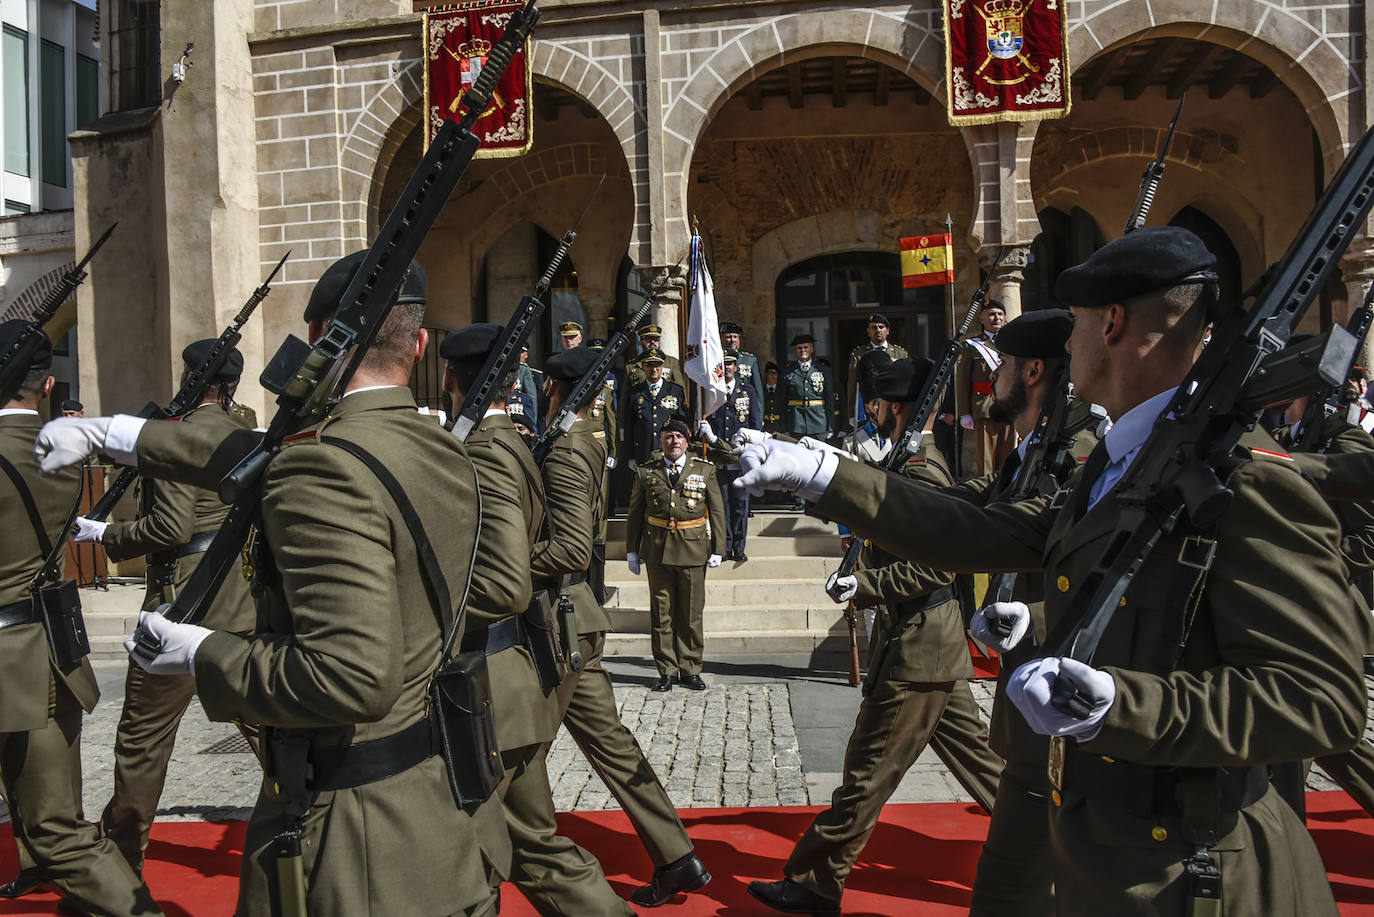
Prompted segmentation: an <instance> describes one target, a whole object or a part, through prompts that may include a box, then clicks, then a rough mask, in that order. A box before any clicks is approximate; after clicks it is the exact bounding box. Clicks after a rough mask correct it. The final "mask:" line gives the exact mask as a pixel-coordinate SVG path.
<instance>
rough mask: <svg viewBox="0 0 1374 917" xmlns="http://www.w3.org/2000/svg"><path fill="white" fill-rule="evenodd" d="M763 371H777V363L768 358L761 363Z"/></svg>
mask: <svg viewBox="0 0 1374 917" xmlns="http://www.w3.org/2000/svg"><path fill="white" fill-rule="evenodd" d="M763 371H764V372H766V373H775V372H777V371H778V364H776V363H774V362H773V361H772V360H769V361H768V362H767V363H765V364H763Z"/></svg>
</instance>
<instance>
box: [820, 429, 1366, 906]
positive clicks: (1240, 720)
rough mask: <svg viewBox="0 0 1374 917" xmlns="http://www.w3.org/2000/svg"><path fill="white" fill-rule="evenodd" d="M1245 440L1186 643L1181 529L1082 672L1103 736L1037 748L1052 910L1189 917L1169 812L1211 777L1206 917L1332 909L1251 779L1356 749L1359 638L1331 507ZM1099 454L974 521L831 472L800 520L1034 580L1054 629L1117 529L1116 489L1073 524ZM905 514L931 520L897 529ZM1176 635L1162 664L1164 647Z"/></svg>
mask: <svg viewBox="0 0 1374 917" xmlns="http://www.w3.org/2000/svg"><path fill="white" fill-rule="evenodd" d="M1242 442H1243V444H1244V445H1245V446H1246V447H1248V448H1246V449H1245V450H1244V452H1243V453H1242V455H1243V456H1246V455H1248V456H1249V457H1250V461H1248V462H1246V463H1245V464H1244V465H1242V466H1241V467H1239V468H1238V469H1237V470H1235V471H1234V472H1233V473H1232V474H1230V475H1229V478H1228V482H1227V483H1228V486H1229V487H1230V488H1231V490H1232V491H1233V492H1234V494H1235V497H1234V500H1233V501H1232V503H1231V505H1230V507H1229V508H1228V509H1227V511H1226V512H1225V513H1224V514H1223V516H1222V517H1221V519H1220V521H1219V524H1218V526H1217V528H1216V530H1215V533H1214V534H1213V535H1212V536H1211V537H1212V538H1213V539H1214V541H1215V546H1216V551H1215V555H1214V557H1213V558H1212V562H1211V564H1210V568H1209V569H1208V571H1207V576H1206V579H1205V582H1204V583H1203V584H1202V587H1201V590H1200V593H1199V594H1198V596H1197V603H1196V608H1195V613H1194V615H1193V616H1192V617H1191V619H1190V623H1191V628H1189V627H1188V623H1189V621H1188V620H1185V615H1186V612H1187V611H1188V610H1187V609H1186V608H1182V607H1173V606H1170V607H1164V606H1165V604H1166V600H1165V595H1166V594H1167V593H1168V592H1169V589H1168V588H1167V586H1166V584H1171V583H1173V582H1174V579H1175V577H1176V576H1179V575H1187V576H1190V577H1191V576H1197V575H1198V574H1200V573H1201V571H1200V570H1198V569H1195V568H1187V567H1182V568H1181V567H1180V565H1179V564H1178V558H1179V557H1180V552H1181V551H1182V549H1183V548H1184V543H1183V542H1184V539H1185V538H1188V537H1191V536H1192V535H1193V534H1194V533H1190V532H1188V531H1186V527H1184V526H1181V527H1180V530H1178V531H1175V532H1174V533H1171V534H1169V535H1165V536H1163V538H1162V539H1161V541H1160V543H1159V545H1158V546H1157V547H1156V549H1155V551H1154V552H1153V554H1152V555H1151V556H1150V558H1149V559H1148V560H1147V561H1146V562H1145V564H1144V566H1143V568H1142V570H1141V572H1140V574H1139V575H1138V576H1137V577H1136V578H1135V580H1134V581H1133V585H1132V587H1131V588H1130V589H1129V590H1128V591H1127V593H1126V595H1125V601H1124V603H1123V604H1122V606H1121V607H1120V608H1119V609H1118V610H1117V611H1116V614H1115V616H1114V617H1113V619H1112V621H1111V624H1110V625H1109V626H1108V628H1107V630H1106V632H1105V634H1104V636H1103V639H1102V641H1101V644H1100V646H1099V649H1098V651H1097V654H1096V657H1095V659H1094V662H1093V664H1094V665H1095V666H1096V667H1097V668H1098V669H1100V670H1102V671H1105V672H1107V673H1108V674H1110V675H1111V676H1112V678H1113V680H1114V681H1115V684H1116V698H1115V702H1114V703H1113V704H1112V706H1111V708H1110V709H1109V710H1108V711H1107V713H1106V716H1105V718H1104V719H1103V721H1102V725H1101V730H1100V731H1099V732H1098V734H1097V735H1096V736H1095V737H1094V738H1093V739H1092V740H1091V741H1084V742H1073V741H1068V742H1064V741H1056V742H1055V743H1053V744H1054V745H1055V746H1057V747H1058V748H1059V749H1060V750H1061V751H1062V764H1057V765H1056V768H1055V771H1054V773H1052V775H1051V777H1052V783H1053V784H1054V786H1053V788H1052V794H1051V795H1052V802H1053V806H1052V808H1051V822H1050V839H1051V844H1052V849H1053V855H1054V863H1055V895H1056V905H1057V907H1058V908H1059V912H1060V913H1069V914H1084V913H1093V914H1097V913H1101V914H1126V915H1145V914H1151V915H1154V914H1186V913H1188V912H1189V907H1190V892H1189V888H1190V883H1189V881H1188V879H1187V877H1186V875H1185V870H1184V862H1185V860H1187V859H1188V858H1189V856H1190V855H1192V853H1193V852H1194V846H1193V844H1191V843H1189V841H1188V832H1187V831H1185V829H1184V819H1183V817H1182V815H1181V814H1180V811H1179V803H1178V802H1177V799H1178V798H1179V793H1180V792H1181V793H1182V794H1183V795H1184V796H1189V795H1192V794H1193V792H1194V791H1196V790H1197V789H1198V788H1199V787H1200V786H1203V785H1210V786H1212V787H1215V786H1216V783H1215V781H1224V783H1225V787H1226V793H1225V799H1224V800H1223V799H1217V804H1218V806H1219V807H1221V806H1223V802H1224V803H1225V805H1224V807H1223V808H1222V813H1223V814H1222V816H1221V817H1220V819H1219V824H1217V825H1216V826H1215V830H1216V834H1217V838H1218V840H1217V843H1216V844H1215V845H1214V847H1213V850H1214V853H1213V857H1214V858H1215V859H1218V860H1219V863H1220V870H1221V886H1222V902H1221V909H1222V913H1223V914H1227V915H1241V914H1246V915H1249V914H1295V915H1296V914H1303V915H1307V914H1335V913H1336V909H1335V903H1334V901H1333V899H1332V895H1331V889H1330V887H1329V886H1328V884H1327V882H1326V877H1325V869H1324V867H1323V865H1322V862H1321V858H1320V857H1319V856H1318V855H1317V851H1316V848H1315V846H1314V845H1313V843H1312V840H1311V838H1310V837H1309V836H1308V835H1307V833H1306V831H1304V830H1303V827H1302V824H1301V822H1299V820H1298V818H1297V816H1296V815H1295V814H1294V813H1293V811H1292V809H1290V808H1289V807H1288V805H1287V804H1286V803H1285V802H1284V801H1283V800H1282V799H1281V798H1279V796H1278V794H1277V793H1276V792H1275V791H1274V790H1273V789H1272V788H1271V787H1269V786H1268V783H1267V779H1266V776H1267V775H1266V773H1265V765H1268V764H1270V763H1276V762H1282V761H1291V760H1293V759H1294V758H1295V757H1299V756H1310V757H1315V756H1320V755H1325V754H1330V753H1332V752H1336V751H1342V750H1345V749H1347V748H1350V747H1351V746H1352V745H1353V744H1354V743H1355V742H1356V741H1357V740H1358V739H1359V736H1360V735H1361V733H1362V732H1363V729H1364V722H1365V685H1364V678H1363V675H1362V673H1361V671H1360V666H1359V664H1358V662H1357V659H1356V655H1355V653H1352V652H1351V649H1350V648H1351V647H1360V646H1363V645H1364V644H1365V641H1366V640H1367V639H1368V637H1369V629H1370V625H1369V621H1368V615H1367V614H1366V613H1365V612H1364V611H1363V610H1362V609H1358V608H1357V607H1356V604H1355V600H1354V597H1353V596H1352V594H1351V591H1350V589H1349V586H1348V585H1347V584H1346V581H1345V569H1344V563H1343V561H1342V559H1341V556H1340V553H1339V543H1338V537H1339V532H1338V528H1337V525H1336V520H1335V517H1334V516H1333V515H1332V514H1331V511H1330V510H1329V509H1327V507H1326V506H1325V505H1324V503H1323V502H1322V501H1321V499H1320V498H1319V497H1318V495H1317V494H1316V492H1315V491H1314V490H1313V489H1312V487H1311V486H1310V485H1309V484H1308V483H1307V482H1305V481H1304V480H1303V478H1302V476H1301V475H1299V474H1297V473H1296V470H1295V469H1294V468H1293V466H1292V463H1291V462H1290V461H1289V460H1288V459H1287V458H1286V457H1284V456H1281V455H1276V454H1275V453H1277V452H1278V449H1277V446H1276V444H1275V443H1274V442H1273V441H1272V440H1270V439H1268V438H1267V437H1265V436H1262V435H1250V436H1247V437H1246V438H1245V439H1244V440H1243V441H1242ZM1105 455H1106V452H1105V449H1104V448H1103V447H1101V446H1099V447H1098V450H1097V451H1096V452H1095V453H1094V455H1093V456H1092V457H1090V458H1089V460H1088V462H1086V463H1085V465H1084V467H1083V469H1082V470H1081V471H1080V473H1079V475H1077V476H1076V478H1075V480H1074V483H1073V486H1072V489H1071V491H1070V492H1069V493H1068V494H1067V496H1066V497H1064V498H1063V499H1062V500H1055V501H1051V500H1048V499H1044V498H1042V499H1037V500H1027V501H1022V502H1020V503H1016V504H996V505H991V506H988V507H986V508H978V507H974V506H970V505H969V504H968V503H966V502H964V501H962V500H960V499H959V498H956V497H950V496H947V495H943V494H940V493H936V492H931V491H930V490H928V489H926V488H920V487H916V486H912V485H907V484H905V483H903V482H902V481H900V480H899V479H898V478H895V477H893V476H891V475H885V474H883V473H881V472H878V471H875V470H873V469H869V468H865V467H863V466H861V465H860V464H859V463H857V462H841V463H840V464H839V467H838V468H837V470H836V472H835V476H834V478H833V480H832V481H831V483H830V486H829V488H828V489H827V491H826V493H825V495H824V496H823V497H822V498H821V499H820V501H818V503H817V505H816V509H817V511H818V512H820V513H822V514H823V515H825V516H828V517H830V518H833V519H837V520H838V521H840V522H843V523H845V524H847V525H851V526H856V527H858V528H859V530H860V531H863V532H866V533H868V534H870V535H872V536H874V537H876V538H877V539H878V540H879V541H880V542H881V543H882V544H883V545H884V546H885V547H888V548H890V549H892V550H895V551H898V552H900V553H901V554H902V555H903V556H905V557H907V558H908V559H911V560H915V561H919V562H922V563H929V564H931V565H934V566H938V567H941V568H945V569H952V570H956V571H967V572H974V571H978V570H980V569H986V568H987V567H988V566H989V561H991V562H993V563H994V564H995V567H994V570H993V572H1000V571H1003V570H1023V571H1033V570H1037V569H1040V568H1042V566H1043V569H1044V571H1045V583H1046V589H1045V596H1046V598H1045V617H1046V620H1047V623H1048V625H1049V627H1050V628H1051V629H1053V628H1054V626H1055V625H1056V623H1057V622H1058V621H1059V619H1060V617H1062V616H1063V615H1064V614H1065V609H1066V606H1067V604H1068V602H1069V600H1070V597H1071V596H1072V595H1073V592H1074V589H1075V587H1076V586H1077V585H1078V584H1080V583H1081V582H1082V581H1083V579H1084V577H1085V576H1086V575H1087V573H1088V571H1089V570H1090V569H1091V567H1092V566H1093V564H1095V563H1096V561H1097V560H1098V558H1099V556H1100V555H1101V553H1102V550H1103V548H1104V547H1105V541H1106V539H1107V538H1109V537H1111V535H1112V534H1113V532H1114V531H1115V530H1116V526H1117V524H1118V522H1119V520H1120V515H1121V512H1122V510H1121V507H1120V506H1119V505H1118V503H1117V501H1116V497H1115V493H1114V492H1108V493H1107V494H1106V495H1104V496H1103V497H1102V499H1101V500H1099V501H1098V502H1097V504H1096V505H1094V506H1093V507H1092V508H1091V509H1089V508H1087V504H1088V495H1089V493H1090V492H1091V486H1092V484H1093V483H1094V481H1095V480H1096V477H1097V474H1098V473H1100V468H1101V467H1103V466H1105ZM1055 507H1059V508H1057V509H1056V508H1055ZM917 518H919V519H925V520H929V524H928V525H925V526H918V527H917V526H912V525H911V524H910V521H911V520H912V519H917ZM1256 532H1263V533H1264V537H1263V538H1256V537H1255V533H1256ZM1186 556H1188V557H1190V558H1192V557H1195V556H1197V555H1196V554H1192V553H1190V554H1188V555H1186ZM1181 633H1182V634H1185V635H1186V636H1185V641H1184V645H1183V647H1182V649H1181V652H1179V653H1178V654H1177V657H1176V659H1175V658H1174V655H1173V654H1172V653H1168V654H1167V655H1166V651H1168V650H1169V648H1170V647H1171V646H1177V642H1178V637H1179V635H1180V634H1181ZM1215 768H1227V769H1228V772H1227V774H1224V775H1222V774H1219V772H1218V771H1216V770H1214V769H1215ZM1142 787H1144V788H1146V789H1142ZM1214 791H1215V790H1213V792H1214ZM1204 795H1205V794H1204ZM1192 811H1193V814H1194V816H1196V817H1201V816H1198V813H1197V812H1196V810H1195V809H1193V810H1192Z"/></svg>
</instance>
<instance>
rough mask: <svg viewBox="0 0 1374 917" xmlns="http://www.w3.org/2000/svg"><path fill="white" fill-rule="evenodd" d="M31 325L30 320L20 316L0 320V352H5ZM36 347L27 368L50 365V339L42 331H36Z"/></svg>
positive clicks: (46, 367)
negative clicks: (27, 320)
mask: <svg viewBox="0 0 1374 917" xmlns="http://www.w3.org/2000/svg"><path fill="white" fill-rule="evenodd" d="M30 326H31V323H30V322H26V321H24V320H23V319H22V318H12V319H10V320H9V321H7V322H0V354H3V353H7V352H8V351H9V349H10V348H11V347H12V346H14V343H15V342H16V341H18V340H19V338H20V337H21V336H22V335H23V334H24V332H25V331H27V330H28V329H29V327H30ZM38 336H39V339H40V340H39V343H38V349H37V350H35V351H34V354H33V361H32V362H30V363H29V370H30V371H32V370H35V369H48V368H49V367H51V366H52V341H50V340H49V339H48V336H47V335H46V334H44V333H43V332H42V331H39V332H38Z"/></svg>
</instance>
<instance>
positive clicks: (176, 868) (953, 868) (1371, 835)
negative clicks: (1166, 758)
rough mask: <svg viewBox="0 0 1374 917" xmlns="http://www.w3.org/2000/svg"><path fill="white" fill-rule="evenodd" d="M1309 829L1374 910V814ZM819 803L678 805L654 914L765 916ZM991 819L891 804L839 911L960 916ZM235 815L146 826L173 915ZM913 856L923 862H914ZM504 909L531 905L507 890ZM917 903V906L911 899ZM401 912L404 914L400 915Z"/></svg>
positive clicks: (603, 817) (195, 889)
mask: <svg viewBox="0 0 1374 917" xmlns="http://www.w3.org/2000/svg"><path fill="white" fill-rule="evenodd" d="M1307 805H1308V811H1309V819H1308V821H1309V826H1310V827H1311V830H1312V834H1313V836H1314V837H1315V838H1316V841H1317V846H1318V847H1319V848H1321V851H1322V856H1323V857H1324V858H1325V860H1326V863H1327V868H1328V870H1329V874H1330V877H1331V885H1332V888H1333V889H1334V890H1335V893H1336V899H1337V901H1339V902H1340V910H1341V914H1342V915H1345V917H1357V915H1358V917H1374V820H1371V819H1370V818H1368V817H1367V816H1365V814H1364V813H1363V812H1361V811H1360V810H1359V809H1358V808H1357V807H1356V806H1355V805H1354V804H1353V803H1352V802H1351V801H1350V798H1349V797H1347V796H1346V795H1345V794H1344V793H1342V792H1330V793H1308V794H1307ZM816 811H817V810H816V809H815V808H786V809H688V810H684V811H683V819H684V821H685V822H686V823H687V829H688V831H689V832H690V833H691V835H692V838H693V840H695V841H696V845H697V853H698V854H699V855H700V856H701V858H702V859H703V860H704V861H705V862H706V865H707V867H708V868H709V869H711V870H712V872H713V873H714V874H715V879H714V881H712V882H711V884H710V885H708V886H707V887H706V888H705V889H703V890H702V891H701V892H698V893H696V894H693V895H690V896H688V897H686V898H680V899H679V900H678V903H674V904H669V905H666V906H665V907H662V908H660V909H658V910H657V911H655V912H654V913H656V914H664V915H676V917H686V915H693V917H697V915H714V914H720V915H727V917H729V915H737V917H743V915H760V917H762V915H765V914H767V913H770V912H768V911H766V910H765V909H764V908H763V907H762V905H759V904H758V903H757V902H755V901H754V900H753V899H752V898H750V897H749V893H748V892H747V891H745V886H746V885H747V884H748V883H749V882H750V881H751V880H753V879H770V880H771V879H776V878H778V877H779V875H780V870H781V869H782V864H783V861H784V859H785V858H786V857H787V854H788V853H789V852H790V851H791V849H792V844H793V843H794V842H795V841H796V839H797V838H798V837H799V836H800V835H801V833H802V831H804V830H805V829H806V826H807V825H808V824H809V823H810V819H811V816H812V814H813V813H815V812H816ZM559 823H560V824H561V825H562V827H563V829H564V831H566V832H567V833H568V834H569V835H570V836H571V837H573V838H574V839H576V840H577V842H578V843H580V844H582V845H583V846H585V847H586V848H587V849H588V850H590V851H591V852H592V853H594V854H596V855H597V857H598V858H599V859H600V860H601V862H602V863H603V864H605V865H606V868H607V870H608V873H609V876H608V877H609V879H610V881H611V884H612V885H613V886H615V889H616V891H618V892H620V893H621V894H622V895H625V896H628V895H629V893H630V891H632V890H633V889H634V888H635V887H636V886H638V885H639V884H641V883H642V882H643V881H645V880H646V879H647V878H648V876H649V874H650V872H651V868H650V865H649V859H648V857H647V856H645V854H644V850H643V848H642V847H640V845H639V842H638V840H637V839H636V838H635V836H634V834H633V832H632V831H631V830H630V826H629V823H628V821H627V820H626V819H625V816H624V815H623V814H622V813H620V812H576V813H570V814H565V815H560V816H559ZM986 830H987V819H986V818H985V817H984V816H982V815H981V814H978V813H977V810H976V809H975V808H974V807H973V806H971V805H968V806H965V805H957V804H940V803H932V804H927V805H890V806H888V807H887V808H886V809H885V810H884V812H883V821H882V823H881V824H880V825H879V826H878V829H877V831H875V832H874V833H873V838H872V840H871V841H870V842H869V845H868V849H867V850H866V851H865V853H864V856H863V858H862V859H861V860H860V861H859V865H858V867H857V868H856V869H855V870H854V873H853V875H852V876H851V877H850V881H849V885H848V891H847V892H846V894H845V914H846V915H853V917H897V915H902V917H908V915H921V917H926V915H946V914H962V913H967V910H968V895H969V883H970V882H971V880H972V877H973V868H974V864H975V862H976V861H977V857H978V849H979V846H980V845H981V843H982V838H983V835H984V833H985V832H986ZM242 839H243V825H242V823H231V824H210V823H205V822H169V823H163V824H158V825H157V826H155V827H154V828H153V843H152V846H151V848H150V849H149V851H148V860H149V862H148V867H147V874H148V882H149V884H150V886H151V887H152V889H153V894H154V895H155V896H156V897H157V899H158V901H159V902H161V904H162V906H163V908H164V910H165V911H166V912H167V914H168V917H184V915H194V917H226V915H229V914H232V912H233V906H234V891H235V888H236V886H237V875H238V858H239V853H240V849H241V846H242ZM915 864H919V865H915ZM15 869H16V865H15V854H14V844H13V842H12V841H11V840H10V832H9V825H0V876H4V877H6V878H8V877H9V876H11V875H12V874H13V873H14V871H15ZM56 901H57V898H56V896H55V895H51V894H45V895H33V896H30V897H28V898H24V899H22V900H19V901H0V915H14V914H52V913H54V912H55V911H56ZM502 901H503V903H504V904H505V907H504V908H503V909H502V914H503V917H529V915H532V914H534V911H533V909H531V908H530V907H529V905H528V904H526V903H525V901H524V899H523V898H521V897H520V894H519V892H516V891H515V890H514V889H513V888H511V887H509V886H507V887H506V889H505V891H504V892H503V894H502ZM917 902H919V904H918V903H917ZM398 913H400V911H398Z"/></svg>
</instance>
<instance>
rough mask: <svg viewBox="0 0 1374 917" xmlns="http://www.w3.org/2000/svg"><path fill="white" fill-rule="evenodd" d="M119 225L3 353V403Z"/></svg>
mask: <svg viewBox="0 0 1374 917" xmlns="http://www.w3.org/2000/svg"><path fill="white" fill-rule="evenodd" d="M118 225H119V224H118V223H111V224H110V228H109V229H107V230H105V232H103V233H102V234H101V236H100V238H99V239H96V240H95V244H94V245H92V246H91V247H90V249H89V250H87V252H86V254H85V256H84V257H83V258H82V259H81V260H80V261H78V262H77V263H76V264H75V265H73V267H72V269H71V270H70V271H67V272H66V273H64V274H63V275H62V277H61V279H59V280H58V281H57V283H56V284H54V285H53V288H52V289H51V290H49V291H48V292H47V295H45V296H44V297H43V299H42V300H41V301H40V302H39V303H38V308H37V309H34V310H33V316H32V317H31V318H30V319H29V326H28V327H27V328H25V329H24V332H23V333H22V334H21V335H19V339H18V340H17V341H15V342H14V343H13V344H11V345H10V346H9V349H8V350H6V351H5V352H4V354H0V404H6V403H7V402H9V401H11V400H12V399H13V398H14V397H15V396H16V395H18V394H19V386H20V385H22V384H23V382H24V377H25V376H27V375H28V373H29V366H30V365H31V364H32V363H33V355H34V354H35V353H37V352H38V348H39V346H40V345H41V344H42V342H43V326H44V325H46V324H47V323H48V322H50V321H52V317H53V316H54V315H56V314H57V310H58V309H59V308H61V307H62V304H63V303H64V302H66V301H67V297H68V296H71V295H72V291H73V290H75V289H76V288H77V287H79V286H81V284H82V282H83V281H84V280H85V279H86V265H88V264H90V263H91V259H92V258H94V257H95V253H96V252H98V251H100V247H101V246H102V245H104V244H105V240H107V239H109V238H110V233H112V232H114V229H115V227H116V226H118Z"/></svg>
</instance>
